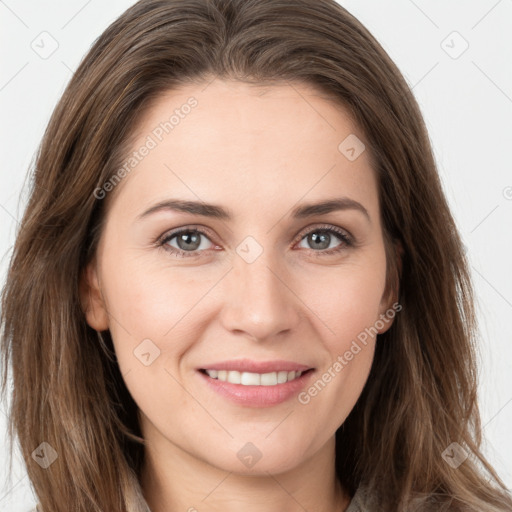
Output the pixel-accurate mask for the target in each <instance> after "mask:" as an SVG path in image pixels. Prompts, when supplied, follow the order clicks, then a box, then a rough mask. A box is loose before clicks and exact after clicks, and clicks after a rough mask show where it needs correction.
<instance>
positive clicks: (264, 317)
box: [220, 250, 301, 341]
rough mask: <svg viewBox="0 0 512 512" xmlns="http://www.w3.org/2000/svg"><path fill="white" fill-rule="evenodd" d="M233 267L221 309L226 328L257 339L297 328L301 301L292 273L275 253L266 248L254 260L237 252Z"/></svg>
mask: <svg viewBox="0 0 512 512" xmlns="http://www.w3.org/2000/svg"><path fill="white" fill-rule="evenodd" d="M233 267H234V268H233V269H232V270H231V272H230V273H229V275H228V276H227V281H226V295H225V300H224V302H223V305H222V309H221V312H220V316H221V322H222V324H223V327H224V328H225V329H227V330H229V331H230V332H234V333H238V334H240V333H243V334H245V335H246V336H249V337H252V338H253V339H255V340H257V341H263V340H266V339H271V338H273V337H275V336H277V335H278V334H281V333H284V332H288V331H294V329H295V328H296V327H297V325H298V324H299V321H300V305H301V301H300V299H299V298H298V297H297V295H296V292H294V286H293V282H292V277H291V275H290V273H289V272H287V271H286V269H285V267H284V265H280V264H279V263H278V261H277V256H275V254H274V252H273V251H271V250H264V251H263V253H262V254H260V255H259V256H258V257H257V258H256V260H255V261H253V262H252V263H249V262H247V261H246V260H245V259H244V258H242V257H239V256H238V255H235V258H234V263H233Z"/></svg>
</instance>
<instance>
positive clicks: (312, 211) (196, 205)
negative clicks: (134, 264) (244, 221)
mask: <svg viewBox="0 0 512 512" xmlns="http://www.w3.org/2000/svg"><path fill="white" fill-rule="evenodd" d="M344 210H356V211H359V212H361V213H362V214H363V215H364V216H365V217H366V219H367V220H368V221H369V222H371V219H370V215H369V213H368V211H367V210H366V208H365V207H364V206H363V205H362V204H361V203H358V202H357V201H355V200H353V199H350V198H349V197H339V198H335V199H328V200H325V201H321V202H318V203H307V204H302V205H300V206H297V207H295V208H294V209H293V210H292V211H291V216H292V218H295V219H305V218H307V217H313V216H315V215H326V214H328V213H331V212H335V211H344ZM160 211H176V212H183V213H190V214H192V215H201V216H202V217H209V218H214V219H219V220H225V221H228V220H232V219H233V218H234V215H233V213H232V212H231V210H229V209H226V208H224V207H222V206H219V205H215V204H207V203H203V202H200V201H185V200H180V199H166V200H164V201H161V202H159V203H157V204H155V205H154V206H152V207H151V208H149V209H148V210H146V211H144V212H143V213H141V214H140V215H139V216H138V217H137V221H139V220H141V219H143V218H145V217H148V216H149V215H151V214H153V213H156V212H160Z"/></svg>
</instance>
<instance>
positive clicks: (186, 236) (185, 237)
mask: <svg viewBox="0 0 512 512" xmlns="http://www.w3.org/2000/svg"><path fill="white" fill-rule="evenodd" d="M181 242H184V243H185V247H182V244H181ZM187 244H188V245H187ZM178 245H179V246H180V249H184V250H191V249H192V250H193V249H197V248H198V247H199V245H200V235H199V234H198V233H183V234H182V235H181V236H180V237H178Z"/></svg>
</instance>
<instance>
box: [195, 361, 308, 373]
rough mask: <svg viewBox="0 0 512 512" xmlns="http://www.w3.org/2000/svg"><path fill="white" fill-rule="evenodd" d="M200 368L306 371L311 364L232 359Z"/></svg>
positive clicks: (261, 371)
mask: <svg viewBox="0 0 512 512" xmlns="http://www.w3.org/2000/svg"><path fill="white" fill-rule="evenodd" d="M200 369H201V370H227V371H232V370H234V371H239V372H249V373H271V372H279V371H288V372H291V371H296V372H300V371H306V370H309V369H311V366H306V365H304V364H299V363H295V362H294V361H284V360H274V361H252V360H251V359H234V360H231V361H219V362H217V363H212V364H208V365H207V366H202V367H201V368H200Z"/></svg>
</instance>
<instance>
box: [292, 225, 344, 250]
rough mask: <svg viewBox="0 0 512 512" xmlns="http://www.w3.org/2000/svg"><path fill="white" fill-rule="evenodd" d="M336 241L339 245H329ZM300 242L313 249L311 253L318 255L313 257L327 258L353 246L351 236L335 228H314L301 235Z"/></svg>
mask: <svg viewBox="0 0 512 512" xmlns="http://www.w3.org/2000/svg"><path fill="white" fill-rule="evenodd" d="M336 239H338V240H339V241H341V243H339V244H338V245H336V246H334V247H333V246H332V245H331V244H332V242H335V241H336ZM302 241H305V242H306V243H307V244H309V246H310V247H312V248H313V252H315V253H318V254H316V255H315V256H329V255H331V254H335V253H338V252H341V251H343V250H345V249H347V248H348V247H352V246H353V245H354V243H353V241H352V238H351V236H350V235H349V234H348V233H347V232H346V231H344V230H342V229H340V228H337V227H335V226H319V227H315V228H314V229H312V230H309V231H308V232H306V233H305V234H304V233H303V234H301V237H300V242H302ZM307 248H308V247H306V249H307ZM317 249H318V250H317Z"/></svg>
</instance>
